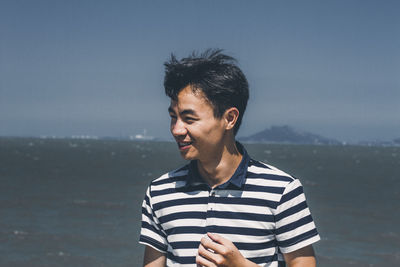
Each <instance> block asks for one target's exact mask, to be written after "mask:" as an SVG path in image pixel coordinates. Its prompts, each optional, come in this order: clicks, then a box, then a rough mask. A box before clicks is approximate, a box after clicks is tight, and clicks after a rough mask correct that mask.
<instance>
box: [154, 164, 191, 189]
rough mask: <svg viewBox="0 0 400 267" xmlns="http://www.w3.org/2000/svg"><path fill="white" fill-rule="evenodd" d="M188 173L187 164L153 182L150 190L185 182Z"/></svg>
mask: <svg viewBox="0 0 400 267" xmlns="http://www.w3.org/2000/svg"><path fill="white" fill-rule="evenodd" d="M188 172H189V165H188V164H186V165H184V166H182V167H180V168H178V169H175V170H172V171H170V172H167V173H164V174H163V175H161V176H160V177H158V178H156V179H154V180H152V181H151V183H150V188H151V187H157V186H163V185H164V186H166V185H176V184H177V183H180V182H185V181H186V177H187V175H188Z"/></svg>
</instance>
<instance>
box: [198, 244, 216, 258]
mask: <svg viewBox="0 0 400 267" xmlns="http://www.w3.org/2000/svg"><path fill="white" fill-rule="evenodd" d="M197 252H198V254H199V255H200V256H202V257H203V258H205V259H207V260H209V261H214V260H215V259H214V258H215V254H214V253H213V252H211V251H209V250H208V249H207V248H205V247H204V246H203V245H201V244H200V246H199V249H198V251H197Z"/></svg>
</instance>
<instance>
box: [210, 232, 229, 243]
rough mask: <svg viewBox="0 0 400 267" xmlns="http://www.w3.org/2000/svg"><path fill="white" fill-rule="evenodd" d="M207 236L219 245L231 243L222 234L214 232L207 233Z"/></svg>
mask: <svg viewBox="0 0 400 267" xmlns="http://www.w3.org/2000/svg"><path fill="white" fill-rule="evenodd" d="M207 236H208V237H209V238H210V239H211V240H212V241H214V242H216V243H218V244H221V245H228V244H230V243H232V242H231V241H229V240H228V239H226V238H224V237H223V236H222V235H219V234H214V233H207Z"/></svg>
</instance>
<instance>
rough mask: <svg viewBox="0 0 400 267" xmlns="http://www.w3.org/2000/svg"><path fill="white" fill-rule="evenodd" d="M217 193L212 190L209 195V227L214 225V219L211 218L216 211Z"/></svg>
mask: <svg viewBox="0 0 400 267" xmlns="http://www.w3.org/2000/svg"><path fill="white" fill-rule="evenodd" d="M214 198H215V191H214V190H212V189H211V190H210V192H209V194H208V207H207V222H206V224H207V226H210V225H213V218H212V217H210V214H211V212H212V211H213V210H214V206H215V201H214Z"/></svg>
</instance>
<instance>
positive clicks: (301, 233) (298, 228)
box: [275, 179, 320, 253]
mask: <svg viewBox="0 0 400 267" xmlns="http://www.w3.org/2000/svg"><path fill="white" fill-rule="evenodd" d="M275 226H276V227H275V236H276V240H277V242H278V246H279V249H280V251H281V252H282V253H289V252H293V251H295V250H298V249H300V248H303V247H305V246H308V245H310V244H312V243H314V242H317V241H318V240H320V237H319V234H318V232H317V229H316V227H315V224H314V221H313V219H312V217H311V213H310V210H309V208H308V205H307V203H306V198H305V195H304V192H303V187H302V185H301V183H300V181H299V180H298V179H295V180H293V181H292V182H290V183H289V184H288V185H287V186H286V188H285V190H284V192H283V194H282V197H281V199H280V201H279V204H278V206H277V208H276V213H275Z"/></svg>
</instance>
